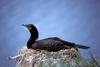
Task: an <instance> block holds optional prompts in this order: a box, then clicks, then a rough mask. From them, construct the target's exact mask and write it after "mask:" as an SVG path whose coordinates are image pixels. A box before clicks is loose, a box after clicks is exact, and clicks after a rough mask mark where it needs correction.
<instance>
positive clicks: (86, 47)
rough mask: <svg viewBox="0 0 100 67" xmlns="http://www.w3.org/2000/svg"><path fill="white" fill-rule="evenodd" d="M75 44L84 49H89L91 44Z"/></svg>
mask: <svg viewBox="0 0 100 67" xmlns="http://www.w3.org/2000/svg"><path fill="white" fill-rule="evenodd" d="M75 46H76V48H82V49H88V48H90V47H89V46H84V45H80V44H77V45H75Z"/></svg>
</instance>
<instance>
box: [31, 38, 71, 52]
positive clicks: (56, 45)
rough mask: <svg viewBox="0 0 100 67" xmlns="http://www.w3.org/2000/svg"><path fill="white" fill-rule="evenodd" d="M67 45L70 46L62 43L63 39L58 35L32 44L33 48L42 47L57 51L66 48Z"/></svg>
mask: <svg viewBox="0 0 100 67" xmlns="http://www.w3.org/2000/svg"><path fill="white" fill-rule="evenodd" d="M68 44H69V43H68ZM70 44H71V43H70ZM69 47H70V46H67V45H64V42H63V40H61V39H60V38H58V37H50V38H46V39H42V40H38V41H36V42H35V43H34V44H33V45H32V48H33V49H42V50H47V51H59V50H61V49H66V48H69Z"/></svg>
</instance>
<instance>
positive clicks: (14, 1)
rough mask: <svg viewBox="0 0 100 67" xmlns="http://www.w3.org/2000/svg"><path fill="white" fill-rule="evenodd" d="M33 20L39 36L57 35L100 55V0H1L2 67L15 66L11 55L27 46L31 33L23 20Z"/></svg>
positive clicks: (85, 52)
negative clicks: (10, 57)
mask: <svg viewBox="0 0 100 67" xmlns="http://www.w3.org/2000/svg"><path fill="white" fill-rule="evenodd" d="M29 23H31V24H34V25H35V26H36V27H37V28H38V30H39V39H44V38H48V37H53V36H54V37H55V36H57V37H59V38H61V39H64V40H66V41H69V42H74V43H78V44H82V45H87V46H90V47H91V49H90V50H91V51H92V52H93V54H94V55H95V56H97V57H99V56H100V0H0V67H14V66H15V62H14V61H9V60H7V57H9V56H14V55H16V53H17V51H18V49H20V48H22V47H23V46H25V44H26V42H27V40H28V38H29V36H30V33H29V32H28V30H27V29H26V28H24V27H22V26H21V24H29ZM80 51H81V53H82V54H83V56H87V54H88V51H87V50H80Z"/></svg>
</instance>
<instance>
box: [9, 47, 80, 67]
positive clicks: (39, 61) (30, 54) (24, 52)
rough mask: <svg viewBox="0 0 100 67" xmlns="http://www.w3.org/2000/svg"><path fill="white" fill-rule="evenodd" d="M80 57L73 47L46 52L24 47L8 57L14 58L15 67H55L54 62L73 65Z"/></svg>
mask: <svg viewBox="0 0 100 67" xmlns="http://www.w3.org/2000/svg"><path fill="white" fill-rule="evenodd" d="M80 58H81V56H80V52H78V51H77V50H76V49H74V48H71V49H65V50H60V51H58V52H48V51H45V50H38V51H37V50H33V49H27V48H25V47H24V48H22V49H20V50H19V51H18V55H16V56H14V57H10V58H9V59H15V60H16V62H17V63H16V67H42V66H43V67H47V66H49V67H56V64H71V65H74V64H75V61H76V60H77V59H80Z"/></svg>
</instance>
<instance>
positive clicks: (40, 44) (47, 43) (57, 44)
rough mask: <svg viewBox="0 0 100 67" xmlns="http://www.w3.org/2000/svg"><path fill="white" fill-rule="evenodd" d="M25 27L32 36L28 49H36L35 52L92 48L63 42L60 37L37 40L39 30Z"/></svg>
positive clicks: (33, 27)
mask: <svg viewBox="0 0 100 67" xmlns="http://www.w3.org/2000/svg"><path fill="white" fill-rule="evenodd" d="M22 25H23V26H25V27H26V28H27V29H28V30H29V32H30V34H31V36H30V38H29V40H28V42H27V48H29V49H30V48H31V49H35V50H47V51H50V52H51V51H53V52H55V51H59V50H61V49H70V48H75V49H78V48H82V49H88V48H90V47H88V46H83V45H79V44H75V43H71V42H68V41H65V40H62V39H60V38H58V37H50V38H46V39H42V40H37V39H38V37H39V32H38V30H37V28H36V27H35V26H34V25H33V24H27V25H26V24H22Z"/></svg>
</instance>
